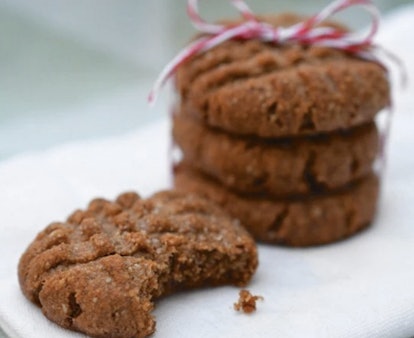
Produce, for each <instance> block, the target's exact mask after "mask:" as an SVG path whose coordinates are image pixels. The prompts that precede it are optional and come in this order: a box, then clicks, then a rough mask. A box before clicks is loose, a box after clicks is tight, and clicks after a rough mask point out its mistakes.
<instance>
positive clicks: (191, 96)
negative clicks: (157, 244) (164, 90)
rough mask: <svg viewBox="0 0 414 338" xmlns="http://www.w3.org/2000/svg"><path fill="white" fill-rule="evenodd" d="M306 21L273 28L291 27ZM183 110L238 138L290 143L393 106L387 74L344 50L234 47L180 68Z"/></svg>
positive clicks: (282, 18) (257, 44)
mask: <svg viewBox="0 0 414 338" xmlns="http://www.w3.org/2000/svg"><path fill="white" fill-rule="evenodd" d="M301 20H303V18H302V17H299V16H294V15H286V14H282V15H279V16H276V17H273V18H272V19H269V18H268V19H267V20H266V21H268V22H270V23H272V24H273V25H275V26H287V25H291V24H294V23H297V22H299V21H301ZM176 86H177V91H178V94H179V97H180V99H181V110H182V111H183V112H184V113H185V114H187V115H189V116H193V117H196V118H198V119H199V120H201V121H203V123H206V124H208V125H210V126H214V127H217V128H220V129H223V130H226V131H228V132H231V133H235V134H248V135H256V136H260V137H286V136H294V135H299V134H300V135H303V134H315V133H320V132H328V131H333V130H338V129H347V128H351V127H353V126H356V125H360V124H364V123H366V122H368V121H371V120H372V119H373V118H374V117H375V115H376V114H377V113H378V112H379V111H380V110H381V109H383V108H384V107H386V106H388V105H389V102H390V88H389V82H388V78H387V74H386V71H385V70H384V69H383V68H382V67H381V66H380V65H378V64H376V63H374V62H370V61H366V60H361V59H358V58H356V57H354V56H352V55H349V54H347V53H344V52H342V51H339V50H334V49H329V48H322V47H315V46H304V45H299V44H295V43H292V44H286V45H276V44H270V43H265V42H261V41H258V40H249V41H240V40H232V41H226V42H224V43H222V44H220V45H219V46H217V47H215V48H213V49H211V50H208V51H206V52H204V53H202V54H200V55H197V56H195V57H193V58H191V59H190V60H189V61H187V62H185V63H184V64H183V65H181V67H179V69H178V72H177V76H176Z"/></svg>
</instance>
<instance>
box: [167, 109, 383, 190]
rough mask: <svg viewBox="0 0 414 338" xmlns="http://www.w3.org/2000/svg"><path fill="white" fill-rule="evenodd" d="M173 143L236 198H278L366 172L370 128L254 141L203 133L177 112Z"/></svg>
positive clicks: (371, 154) (374, 136) (373, 149)
mask: <svg viewBox="0 0 414 338" xmlns="http://www.w3.org/2000/svg"><path fill="white" fill-rule="evenodd" d="M173 138H174V141H175V142H176V144H177V145H178V146H179V148H180V149H181V150H182V153H183V162H184V163H186V164H190V165H191V166H193V167H195V168H197V169H198V170H201V171H203V172H204V173H206V174H209V175H210V176H212V177H214V178H215V179H217V180H218V181H220V182H221V183H222V184H223V185H224V186H226V187H229V188H230V189H232V190H234V191H238V192H241V193H254V194H265V195H272V196H283V197H286V196H287V195H295V194H296V195H297V194H307V193H312V192H318V191H319V192H320V191H326V190H332V189H336V188H338V187H341V186H344V185H347V184H349V183H350V182H353V181H355V180H357V179H359V178H361V177H363V176H366V175H367V174H368V173H370V172H371V168H372V164H373V162H374V160H375V158H376V156H377V153H378V132H377V129H376V126H375V124H374V123H369V124H367V125H363V126H361V127H357V128H354V129H352V130H349V131H343V132H338V133H335V134H329V135H320V136H317V137H302V138H292V139H282V140H280V139H278V140H271V139H258V138H251V137H250V138H248V137H236V136H234V135H230V134H228V133H224V132H221V131H219V130H214V129H211V128H207V127H205V126H203V125H201V124H200V123H197V122H196V121H194V120H193V119H191V118H186V117H183V116H182V115H181V114H179V113H177V114H175V115H174V117H173Z"/></svg>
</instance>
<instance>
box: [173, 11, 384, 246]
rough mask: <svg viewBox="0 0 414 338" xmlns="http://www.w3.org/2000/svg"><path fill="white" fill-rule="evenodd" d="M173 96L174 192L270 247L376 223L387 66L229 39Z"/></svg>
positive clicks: (318, 240)
mask: <svg viewBox="0 0 414 338" xmlns="http://www.w3.org/2000/svg"><path fill="white" fill-rule="evenodd" d="M300 19H301V18H299V17H296V16H292V15H281V16H278V17H274V18H272V19H271V20H270V21H269V22H271V23H272V24H274V25H275V26H280V25H286V26H287V25H291V24H294V23H295V22H298V21H299V20H300ZM176 86H177V92H178V94H179V95H178V96H179V103H178V104H177V106H176V110H175V114H174V116H173V139H174V142H175V143H176V144H177V145H178V147H179V148H180V149H181V151H182V155H183V156H182V160H181V162H180V163H179V164H178V165H176V168H175V186H176V188H177V189H181V190H185V191H191V192H196V193H199V194H202V195H205V196H207V197H209V198H210V199H212V200H214V201H216V202H218V203H219V204H221V205H222V206H223V207H224V208H225V209H226V210H227V211H228V212H229V213H230V214H232V215H233V216H235V217H237V218H239V219H240V220H241V222H242V223H243V224H244V225H245V226H246V228H247V229H248V230H249V231H250V232H251V233H252V234H253V235H254V236H255V238H256V239H257V240H260V241H264V242H270V243H278V244H285V245H291V246H309V245H318V244H325V243H330V242H333V241H337V240H340V239H342V238H345V237H348V236H350V235H352V234H354V233H356V232H357V231H359V230H361V229H363V228H365V227H367V226H368V225H369V224H370V222H371V221H372V219H373V217H374V214H375V209H376V202H377V197H378V190H379V189H378V186H379V182H378V178H377V177H376V175H375V174H374V172H373V164H374V162H375V159H376V158H377V157H378V152H379V137H378V131H377V128H376V125H375V123H374V118H375V116H376V114H377V113H378V112H379V111H381V110H382V109H383V108H384V107H386V106H387V105H388V104H389V100H390V98H389V97H390V94H389V83H388V79H387V76H386V73H385V71H384V70H383V69H382V68H381V67H380V66H379V65H377V64H376V63H374V62H369V61H365V60H361V59H358V58H356V57H353V56H351V55H349V54H346V53H344V52H341V51H339V50H334V49H329V48H322V47H315V46H301V45H298V44H289V45H283V46H280V45H274V44H268V43H264V42H261V41H257V40H249V41H227V42H225V43H223V44H221V45H219V46H217V47H215V48H214V49H211V50H209V51H207V52H204V53H203V54H200V55H197V56H196V57H193V58H192V59H191V60H190V61H188V62H186V63H185V64H183V65H182V66H181V67H180V69H179V70H178V72H177V77H176Z"/></svg>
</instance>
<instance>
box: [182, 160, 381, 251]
mask: <svg viewBox="0 0 414 338" xmlns="http://www.w3.org/2000/svg"><path fill="white" fill-rule="evenodd" d="M175 186H176V188H177V189H180V190H183V191H186V192H192V193H198V194H200V195H203V196H206V197H208V198H210V199H211V200H213V201H215V202H217V203H218V204H220V205H221V206H222V207H223V208H224V209H226V210H227V211H228V212H229V213H230V214H231V215H233V216H234V217H237V218H239V219H240V221H241V222H242V224H243V225H244V226H245V227H246V228H247V229H248V230H249V231H250V233H251V234H252V235H253V236H254V237H255V238H256V239H257V240H260V241H263V242H268V243H276V244H284V245H289V246H311V245H319V244H326V243H331V242H334V241H337V240H340V239H343V238H346V237H349V236H351V235H352V234H354V233H356V232H357V231H359V230H361V229H364V228H366V227H367V226H368V225H369V224H370V223H371V221H372V220H373V218H374V215H375V210H376V202H377V198H378V190H379V189H378V186H379V183H378V179H377V177H376V176H375V175H374V174H370V175H369V176H367V177H365V178H363V179H361V180H360V181H359V182H357V183H355V184H353V185H351V186H349V187H347V188H346V189H342V190H341V191H337V192H332V193H325V194H320V195H309V196H307V197H302V198H296V199H271V198H254V197H247V196H241V195H238V194H236V193H233V192H231V191H229V190H226V189H225V188H223V187H222V186H220V185H219V184H218V183H216V182H215V181H214V180H212V179H211V178H209V177H207V176H205V175H203V174H202V173H200V172H197V171H195V170H194V169H191V168H189V167H185V166H182V165H181V166H180V165H179V166H177V167H176V170H175Z"/></svg>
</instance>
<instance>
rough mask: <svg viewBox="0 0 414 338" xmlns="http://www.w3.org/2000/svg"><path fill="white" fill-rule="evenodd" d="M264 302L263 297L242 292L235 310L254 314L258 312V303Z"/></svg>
mask: <svg viewBox="0 0 414 338" xmlns="http://www.w3.org/2000/svg"><path fill="white" fill-rule="evenodd" d="M257 300H264V298H263V297H262V296H254V295H252V294H251V293H250V291H248V290H240V292H239V301H238V302H237V303H234V310H236V311H243V312H244V313H252V312H254V311H256V301H257Z"/></svg>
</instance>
